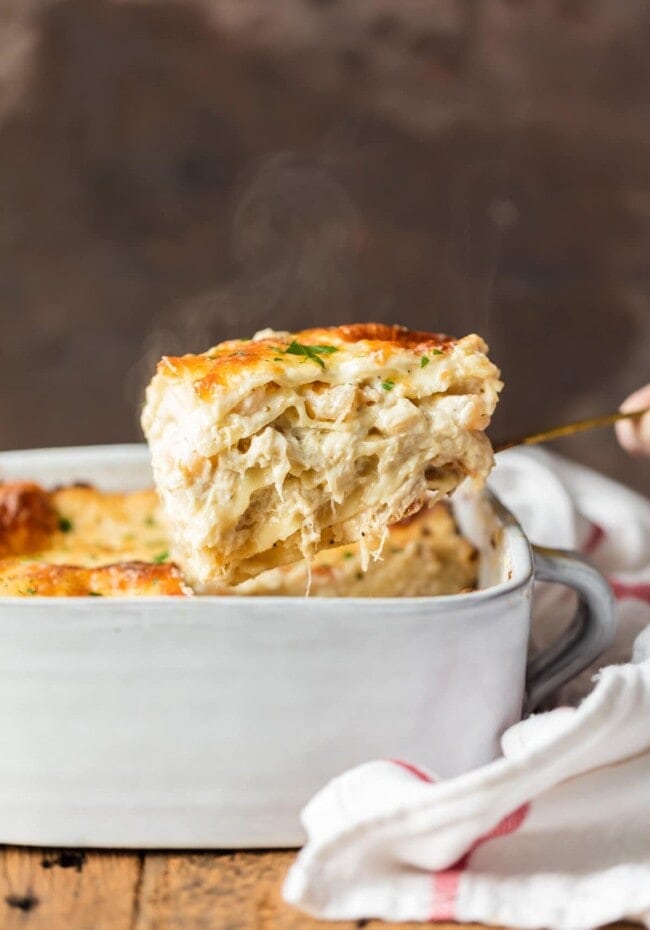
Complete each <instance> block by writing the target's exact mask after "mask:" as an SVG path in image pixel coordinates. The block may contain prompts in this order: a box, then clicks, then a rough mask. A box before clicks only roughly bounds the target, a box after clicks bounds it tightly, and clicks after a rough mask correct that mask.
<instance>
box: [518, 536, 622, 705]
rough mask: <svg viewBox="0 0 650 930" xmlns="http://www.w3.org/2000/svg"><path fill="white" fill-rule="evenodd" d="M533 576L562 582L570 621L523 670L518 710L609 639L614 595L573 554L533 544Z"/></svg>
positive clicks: (579, 669)
mask: <svg viewBox="0 0 650 930" xmlns="http://www.w3.org/2000/svg"><path fill="white" fill-rule="evenodd" d="M532 550H533V559H534V563H535V579H536V580H537V581H550V582H553V583H555V584H563V585H566V586H567V587H569V588H573V590H574V591H575V592H576V593H577V595H578V607H577V610H576V613H575V616H574V617H573V620H572V621H571V623H570V624H569V626H568V627H567V629H566V630H565V631H564V632H563V633H562V634H561V635H560V636H558V638H557V639H556V640H555V641H554V642H553V643H551V644H550V645H549V646H547V647H546V648H545V649H542V651H541V652H538V653H537V654H536V655H534V656H532V658H531V659H530V660H529V662H528V667H527V669H526V697H525V703H524V713H530V712H531V711H533V710H535V708H537V707H539V705H540V703H541V702H542V701H543V700H544V699H545V698H547V697H548V696H549V694H551V693H552V692H553V691H555V690H557V688H560V687H561V686H562V685H565V684H566V683H567V682H568V681H570V680H571V679H572V678H575V676H576V675H578V674H579V673H580V672H582V671H584V669H586V668H587V667H588V666H589V665H591V663H592V662H594V661H595V660H596V659H597V658H598V657H599V656H600V655H602V653H603V652H604V651H605V649H607V647H608V646H609V645H610V644H611V642H612V640H613V639H614V633H615V630H616V612H615V609H614V596H613V594H612V590H611V588H610V586H609V585H608V584H607V582H606V581H605V579H604V578H603V576H602V575H601V574H600V572H599V571H598V570H597V569H596V568H594V566H593V565H591V564H590V563H589V562H588V561H587V560H586V559H584V558H583V557H582V556H581V555H579V554H578V553H577V552H570V551H565V550H563V549H547V548H545V547H543V546H533V547H532Z"/></svg>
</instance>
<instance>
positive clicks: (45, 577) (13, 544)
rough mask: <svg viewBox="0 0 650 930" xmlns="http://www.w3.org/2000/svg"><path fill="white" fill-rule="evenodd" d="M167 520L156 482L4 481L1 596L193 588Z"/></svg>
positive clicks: (144, 593) (0, 494)
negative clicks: (133, 486)
mask: <svg viewBox="0 0 650 930" xmlns="http://www.w3.org/2000/svg"><path fill="white" fill-rule="evenodd" d="M162 526H163V525H162V523H161V520H160V515H159V513H158V498H157V497H156V493H155V491H153V490H149V491H134V492H132V493H129V494H109V493H105V492H101V491H98V490H96V489H95V488H92V487H88V486H79V485H71V486H68V487H64V488H59V489H57V490H54V491H46V490H45V489H44V488H42V487H41V486H40V485H38V484H35V483H32V482H26V481H10V482H7V483H6V484H0V597H10V596H14V597H81V596H94V597H132V596H135V595H137V596H141V597H152V596H153V597H155V596H164V595H167V596H169V595H187V594H191V588H189V586H188V585H186V584H185V582H184V580H183V576H182V574H181V572H180V570H179V569H178V568H177V566H176V565H174V564H173V563H171V562H170V561H169V554H168V551H167V549H168V545H167V540H166V535H165V533H164V531H163V528H162Z"/></svg>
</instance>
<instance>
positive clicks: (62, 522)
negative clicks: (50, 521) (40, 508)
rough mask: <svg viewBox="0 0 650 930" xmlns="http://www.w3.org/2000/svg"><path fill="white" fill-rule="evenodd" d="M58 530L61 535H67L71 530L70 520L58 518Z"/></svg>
mask: <svg viewBox="0 0 650 930" xmlns="http://www.w3.org/2000/svg"><path fill="white" fill-rule="evenodd" d="M59 529H60V530H61V532H62V533H69V532H70V530H71V529H72V520H68V518H67V517H60V518H59Z"/></svg>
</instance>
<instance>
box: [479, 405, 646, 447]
mask: <svg viewBox="0 0 650 930" xmlns="http://www.w3.org/2000/svg"><path fill="white" fill-rule="evenodd" d="M649 411H650V407H645V409H643V410H631V411H628V412H626V413H622V412H621V411H620V410H617V411H616V412H615V413H604V414H602V415H601V416H599V417H588V418H587V419H586V420H574V422H573V423H565V424H564V425H563V426H553V427H551V429H545V430H542V431H541V432H539V433H529V434H528V435H527V436H519V437H517V438H516V439H506V440H505V441H504V442H496V443H494V446H493V448H494V451H495V452H503V451H504V450H505V449H512V447H513V446H536V445H538V443H541V442H550V440H551V439H559V438H560V437H561V436H572V435H573V434H574V433H582V432H584V431H585V430H588V429H598V428H600V427H601V426H611V425H612V424H613V423H616V422H617V421H618V420H634V419H638V418H639V417H642V416H643V414H644V413H648V412H649Z"/></svg>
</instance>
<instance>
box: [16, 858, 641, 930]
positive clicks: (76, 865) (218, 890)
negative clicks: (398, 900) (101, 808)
mask: <svg viewBox="0 0 650 930" xmlns="http://www.w3.org/2000/svg"><path fill="white" fill-rule="evenodd" d="M294 855H295V853H293V852H286V851H282V852H230V851H228V852H213V853H190V854H188V853H162V852H154V853H133V852H83V851H77V850H69V849H68V850H50V849H18V848H15V847H5V848H0V928H2V930H318V928H325V927H331V926H336V927H337V928H341V930H352V928H357V927H370V928H372V927H379V926H380V922H379V921H344V922H340V923H337V924H335V925H332V924H330V923H325V922H322V921H318V920H313V919H311V918H309V917H306V916H305V915H303V914H301V913H299V912H298V911H296V910H294V909H293V908H290V907H288V906H287V905H286V904H284V902H283V901H282V899H281V897H280V887H281V884H282V879H283V878H284V875H285V874H286V871H287V869H288V867H289V865H290V863H291V862H292V860H293V857H294ZM390 926H391V927H394V928H396V930H400V928H401V930H407V928H412V930H414V928H416V927H420V928H421V927H422V925H421V924H416V923H407V924H391V925H390ZM632 926H634V925H632V924H624V923H619V924H616V925H612V927H613V928H614V930H627V928H630V927H632ZM437 927H438V928H440V930H445V928H451V927H455V928H456V930H458V928H461V930H462V927H463V925H461V924H437Z"/></svg>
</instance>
